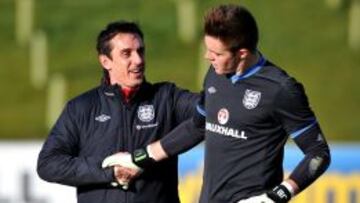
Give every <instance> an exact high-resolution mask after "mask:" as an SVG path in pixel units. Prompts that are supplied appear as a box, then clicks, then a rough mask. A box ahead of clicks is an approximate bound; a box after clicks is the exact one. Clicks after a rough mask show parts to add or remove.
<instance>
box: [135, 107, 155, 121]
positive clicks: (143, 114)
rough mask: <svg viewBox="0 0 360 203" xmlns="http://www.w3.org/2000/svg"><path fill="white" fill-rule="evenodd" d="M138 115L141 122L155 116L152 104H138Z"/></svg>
mask: <svg viewBox="0 0 360 203" xmlns="http://www.w3.org/2000/svg"><path fill="white" fill-rule="evenodd" d="M138 117H139V119H140V120H141V121H142V122H149V121H151V120H153V119H154V118H155V110H154V106H153V105H143V106H139V109H138Z"/></svg>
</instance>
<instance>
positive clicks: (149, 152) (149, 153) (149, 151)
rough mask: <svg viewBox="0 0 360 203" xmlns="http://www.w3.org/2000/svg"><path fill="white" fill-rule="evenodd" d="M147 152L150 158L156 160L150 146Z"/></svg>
mask: <svg viewBox="0 0 360 203" xmlns="http://www.w3.org/2000/svg"><path fill="white" fill-rule="evenodd" d="M146 152H147V153H148V155H149V157H150V158H152V159H155V156H154V154H153V153H152V151H151V150H150V145H148V146H146Z"/></svg>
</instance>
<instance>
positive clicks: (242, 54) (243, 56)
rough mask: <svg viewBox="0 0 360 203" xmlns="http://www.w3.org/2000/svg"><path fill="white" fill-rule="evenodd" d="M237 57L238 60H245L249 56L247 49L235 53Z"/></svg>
mask: <svg viewBox="0 0 360 203" xmlns="http://www.w3.org/2000/svg"><path fill="white" fill-rule="evenodd" d="M237 55H238V56H239V58H240V59H246V58H248V57H249V55H251V52H250V51H249V50H248V49H245V48H242V49H239V50H238V51H237Z"/></svg>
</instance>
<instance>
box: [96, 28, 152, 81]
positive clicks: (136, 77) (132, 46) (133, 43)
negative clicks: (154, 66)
mask: <svg viewBox="0 0 360 203" xmlns="http://www.w3.org/2000/svg"><path fill="white" fill-rule="evenodd" d="M110 46H111V47H112V50H111V53H110V55H111V58H109V57H107V56H105V55H100V57H99V59H100V62H101V64H102V66H103V67H104V68H105V69H107V70H108V72H109V77H110V82H111V84H119V85H121V87H126V88H134V87H137V86H139V85H140V84H141V83H142V82H143V80H144V71H145V58H144V52H145V48H144V43H143V41H142V39H141V38H140V36H139V35H137V34H132V33H119V34H117V35H116V36H115V37H114V38H112V39H111V40H110Z"/></svg>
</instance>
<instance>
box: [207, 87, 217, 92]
mask: <svg viewBox="0 0 360 203" xmlns="http://www.w3.org/2000/svg"><path fill="white" fill-rule="evenodd" d="M208 92H209V93H210V94H214V93H216V89H215V87H214V86H211V87H209V88H208Z"/></svg>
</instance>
